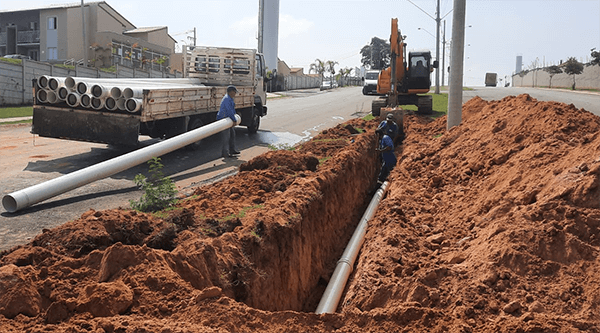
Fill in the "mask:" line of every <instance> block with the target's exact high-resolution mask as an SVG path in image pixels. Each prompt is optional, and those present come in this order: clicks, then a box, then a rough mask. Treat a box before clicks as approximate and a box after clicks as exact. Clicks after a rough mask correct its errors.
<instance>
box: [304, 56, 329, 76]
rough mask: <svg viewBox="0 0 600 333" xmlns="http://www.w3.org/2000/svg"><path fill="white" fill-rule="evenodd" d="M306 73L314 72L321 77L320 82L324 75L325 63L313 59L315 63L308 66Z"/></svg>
mask: <svg viewBox="0 0 600 333" xmlns="http://www.w3.org/2000/svg"><path fill="white" fill-rule="evenodd" d="M308 72H309V73H311V72H315V74H319V75H320V76H321V80H323V73H325V61H322V60H320V59H315V62H314V63H312V64H310V69H309V70H308Z"/></svg>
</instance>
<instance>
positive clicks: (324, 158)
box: [319, 156, 331, 165]
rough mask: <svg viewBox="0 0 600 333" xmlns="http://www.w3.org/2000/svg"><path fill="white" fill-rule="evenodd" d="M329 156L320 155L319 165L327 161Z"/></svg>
mask: <svg viewBox="0 0 600 333" xmlns="http://www.w3.org/2000/svg"><path fill="white" fill-rule="evenodd" d="M330 158H331V156H326V157H322V158H320V159H319V165H322V164H323V163H325V162H327V160H328V159H330Z"/></svg>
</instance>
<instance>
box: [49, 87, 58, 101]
mask: <svg viewBox="0 0 600 333" xmlns="http://www.w3.org/2000/svg"><path fill="white" fill-rule="evenodd" d="M47 99H48V103H50V104H54V103H56V102H58V96H57V95H56V93H55V92H54V91H51V90H49V91H48V97H47Z"/></svg>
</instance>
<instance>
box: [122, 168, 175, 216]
mask: <svg viewBox="0 0 600 333" xmlns="http://www.w3.org/2000/svg"><path fill="white" fill-rule="evenodd" d="M148 164H149V165H150V178H146V176H144V175H142V174H138V175H136V176H135V178H134V179H133V181H134V182H135V184H136V185H137V186H139V187H140V189H141V190H143V191H144V194H142V197H141V198H140V200H139V201H135V200H129V204H130V205H131V208H133V209H135V210H139V211H142V212H155V211H158V210H161V209H165V208H167V207H169V206H171V205H172V204H174V203H175V202H176V201H177V199H176V198H175V194H176V193H177V188H176V187H175V183H174V182H173V180H171V178H169V177H165V176H164V174H163V172H162V168H163V165H162V163H160V158H158V157H154V158H152V159H151V160H150V161H148Z"/></svg>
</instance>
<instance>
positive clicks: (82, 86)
mask: <svg viewBox="0 0 600 333" xmlns="http://www.w3.org/2000/svg"><path fill="white" fill-rule="evenodd" d="M75 91H77V92H78V93H79V94H80V95H83V94H87V93H89V92H90V85H89V84H88V83H87V82H77V85H75Z"/></svg>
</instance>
